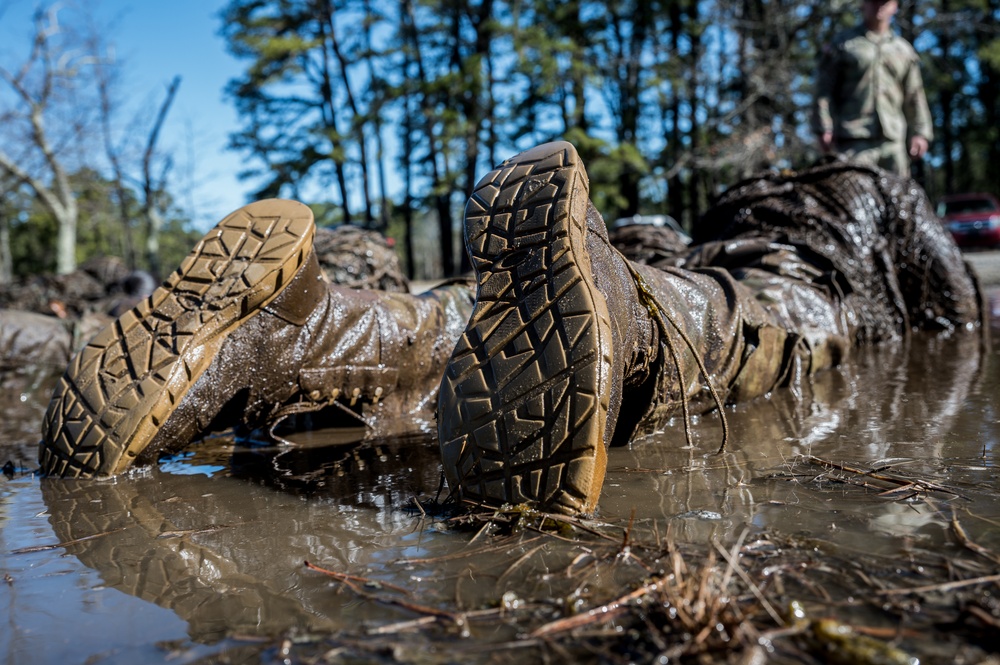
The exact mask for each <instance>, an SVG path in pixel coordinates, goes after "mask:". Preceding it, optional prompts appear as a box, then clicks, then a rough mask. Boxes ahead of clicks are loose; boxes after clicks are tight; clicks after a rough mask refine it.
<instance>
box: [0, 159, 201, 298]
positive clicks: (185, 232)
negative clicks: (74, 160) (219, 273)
mask: <svg viewBox="0 0 1000 665" xmlns="http://www.w3.org/2000/svg"><path fill="white" fill-rule="evenodd" d="M70 180H71V184H72V186H73V191H74V193H75V195H76V199H77V203H78V205H79V207H80V220H79V224H78V234H77V249H76V259H77V264H81V263H83V262H85V261H87V260H88V259H91V258H94V257H98V256H117V257H120V258H122V259H123V260H124V259H126V256H127V254H128V252H127V251H126V250H127V248H126V246H125V242H126V238H131V240H132V244H133V246H134V247H143V246H144V245H145V243H146V231H147V230H146V228H145V225H144V224H141V223H140V222H139V220H140V219H141V210H140V205H139V201H138V199H137V198H136V197H135V195H134V194H133V193H131V192H130V193H129V199H128V202H127V206H128V209H129V211H130V217H129V219H130V224H129V225H128V228H124V227H123V224H122V221H121V214H120V209H119V207H118V204H117V202H116V200H115V194H114V187H113V183H112V182H111V181H110V180H108V179H107V178H105V177H103V176H102V175H100V174H99V173H97V172H96V171H94V170H92V169H83V170H81V171H78V172H77V173H74V174H72V175H71V177H70ZM19 201H20V202H21V205H22V206H24V207H22V208H21V209H20V210H17V209H13V210H11V213H12V217H11V221H10V249H11V257H12V263H13V270H12V272H13V274H14V276H15V278H17V277H26V276H29V275H34V274H38V273H52V272H55V269H56V263H55V249H56V237H57V235H58V225H57V223H56V220H55V218H54V217H53V216H52V215H51V213H49V212H48V211H47V210H46V209H45V208H44V207H43V206H41V205H40V204H39V203H38V201H37V200H35V199H33V198H31V197H21V198H20V199H19ZM200 237H201V234H200V233H199V232H197V231H195V230H193V229H191V228H190V223H189V221H188V220H187V219H186V218H184V217H183V216H182V215H180V214H179V212H178V211H176V210H172V209H169V208H168V214H167V217H166V219H165V221H164V225H163V228H162V229H161V230H160V235H159V238H160V240H159V245H160V263H161V265H163V266H167V267H168V270H172V269H173V268H174V267H175V266H177V265H180V263H181V261H182V260H183V259H184V257H185V256H187V255H188V253H189V252H190V251H191V248H192V247H193V246H194V244H195V243H196V242H197V241H198V238H200ZM126 262H127V261H126ZM132 267H134V268H138V269H143V270H148V269H149V268H150V266H149V265H148V263H147V261H146V259H145V257H144V256H143V253H142V252H135V261H134V264H133V265H132Z"/></svg>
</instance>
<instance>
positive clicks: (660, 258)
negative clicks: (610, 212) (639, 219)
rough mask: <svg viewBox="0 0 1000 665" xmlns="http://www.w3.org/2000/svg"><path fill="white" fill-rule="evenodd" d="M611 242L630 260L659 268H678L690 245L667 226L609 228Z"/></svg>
mask: <svg viewBox="0 0 1000 665" xmlns="http://www.w3.org/2000/svg"><path fill="white" fill-rule="evenodd" d="M608 239H609V240H610V242H611V244H612V245H614V247H615V249H617V250H618V251H619V252H621V253H622V255H623V256H624V257H625V258H626V259H628V260H629V261H634V262H636V263H641V264H643V265H649V266H654V267H656V268H666V267H669V266H676V265H677V263H678V257H680V256H683V255H684V254H686V253H687V252H688V244H687V242H686V241H685V240H684V238H682V237H681V236H680V235H679V234H678V233H677V232H676V231H674V230H673V229H671V228H670V227H667V226H654V225H652V224H628V225H626V226H616V227H614V228H611V229H608Z"/></svg>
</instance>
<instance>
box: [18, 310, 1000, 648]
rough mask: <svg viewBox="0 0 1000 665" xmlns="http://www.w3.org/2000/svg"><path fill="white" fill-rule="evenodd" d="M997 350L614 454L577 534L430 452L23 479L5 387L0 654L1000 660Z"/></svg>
mask: <svg viewBox="0 0 1000 665" xmlns="http://www.w3.org/2000/svg"><path fill="white" fill-rule="evenodd" d="M993 302H994V305H995V304H996V303H997V302H1000V301H998V300H997V299H994V301H993ZM994 321H996V320H994ZM996 332H997V331H994V335H993V338H994V341H993V343H992V344H990V345H984V344H983V343H981V341H980V339H979V338H978V337H977V336H973V335H964V334H956V335H953V336H950V337H934V336H925V335H917V336H915V337H914V338H913V339H912V340H910V341H909V343H908V344H907V345H906V346H905V347H903V348H894V349H890V348H875V349H867V350H861V351H859V352H858V353H857V354H856V355H855V357H854V358H853V360H852V361H851V362H849V363H847V364H845V365H844V366H843V367H841V368H838V369H836V370H833V371H829V372H825V373H823V374H821V375H818V376H817V377H815V379H814V380H813V381H812V382H811V384H809V386H808V388H807V389H806V390H804V391H803V392H802V393H801V394H793V393H792V392H791V391H788V390H782V391H776V392H774V393H773V394H772V395H770V396H769V397H767V398H764V399H759V400H755V401H753V402H751V403H747V404H744V405H740V406H738V407H735V408H729V409H727V412H726V413H727V418H728V420H729V427H730V430H731V433H732V434H731V440H730V442H729V445H728V447H727V449H726V452H724V453H723V454H716V451H717V449H718V444H719V440H720V433H721V427H720V424H719V421H718V418H717V417H715V416H713V415H712V414H708V415H706V416H703V417H701V418H700V419H698V420H696V421H695V422H694V423H693V427H692V440H693V445H692V446H691V447H685V444H684V433H683V428H682V424H681V423H680V422H679V421H678V422H675V423H674V424H673V425H672V427H670V428H669V429H668V430H666V431H665V432H663V433H660V434H657V435H654V436H651V437H648V438H646V439H643V440H641V441H636V442H633V443H632V444H631V445H629V446H627V447H624V448H616V449H613V450H611V451H610V455H609V467H608V476H607V480H606V482H605V487H604V492H603V494H602V496H601V500H600V504H599V512H598V515H597V516H596V517H595V518H593V519H587V520H578V519H571V518H566V517H555V516H545V515H539V514H537V513H533V512H532V511H529V510H524V509H522V508H518V507H512V508H510V509H507V510H501V511H494V512H481V511H472V512H468V513H466V512H460V513H456V512H455V511H454V510H452V509H451V508H450V507H448V506H444V507H441V506H439V505H438V504H439V503H440V501H441V499H443V494H442V493H441V467H440V463H439V461H438V451H437V444H436V442H435V441H433V440H431V439H427V438H416V439H398V438H397V439H392V440H385V441H379V442H375V443H371V442H369V443H365V444H358V443H356V441H357V439H358V438H359V437H360V432H359V431H357V430H355V431H350V430H348V431H341V432H314V433H310V434H309V435H299V436H298V437H296V439H295V441H296V443H297V444H298V445H297V446H296V447H281V448H266V447H260V446H253V445H250V444H248V443H246V442H237V441H234V440H233V439H232V438H231V437H228V436H219V437H216V438H213V439H211V440H209V441H206V442H204V443H202V444H199V445H197V446H195V447H193V448H192V449H191V450H189V451H188V452H185V453H183V454H179V455H175V456H173V457H171V458H169V459H166V460H164V461H163V462H162V463H161V464H160V465H159V466H158V467H155V468H150V469H139V470H135V471H132V472H130V473H128V474H126V475H125V476H122V477H119V478H116V479H112V480H103V481H100V480H82V481H81V480H58V479H39V478H37V477H35V476H34V475H33V474H32V471H33V470H34V469H35V468H36V466H37V463H36V462H35V455H36V451H37V448H36V445H37V437H38V429H39V426H40V422H41V417H42V414H43V412H44V409H45V406H46V402H47V398H48V395H49V393H50V391H51V388H52V385H53V384H54V378H55V377H52V376H50V375H46V374H43V373H32V372H26V373H23V374H22V375H20V376H12V377H8V378H7V380H6V383H5V384H4V386H3V389H2V393H0V399H2V402H3V405H4V418H3V421H2V423H0V463H3V462H7V461H8V460H9V462H10V464H9V465H8V466H7V467H6V468H5V476H6V477H5V478H4V479H2V480H0V525H2V526H0V575H2V576H3V579H4V582H3V583H2V584H0V593H3V594H4V596H3V597H2V606H3V607H4V608H5V611H4V612H3V613H0V616H3V622H2V625H0V658H2V659H4V660H5V662H9V663H21V662H88V663H131V662H163V663H166V662H171V663H194V662H199V663H223V662H226V663H235V662H250V663H257V662H267V663H270V662H278V661H280V662H294V663H325V662H386V663H394V662H407V663H450V662H462V663H471V662H501V663H510V662H518V661H528V660H530V661H531V662H546V661H547V662H608V663H619V662H623V663H624V662H706V663H709V662H711V663H715V662H730V663H764V662H778V663H783V662H784V663H826V662H840V663H860V664H865V663H912V662H914V660H913V659H919V661H920V662H921V663H986V662H992V663H995V662H1000V661H998V654H1000V464H998V454H997V450H998V447H1000V398H998V395H1000V363H998V356H997V353H998V352H1000V345H998V342H997V337H998V335H997V334H996Z"/></svg>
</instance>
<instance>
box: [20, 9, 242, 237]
mask: <svg viewBox="0 0 1000 665" xmlns="http://www.w3.org/2000/svg"><path fill="white" fill-rule="evenodd" d="M70 1H71V2H72V1H73V0H70ZM76 2H79V3H80V6H84V7H87V8H90V9H92V10H94V11H96V13H97V22H98V24H99V25H108V26H111V27H112V28H113V30H112V31H111V32H110V34H108V35H107V36H106V37H107V40H108V41H109V42H111V43H113V44H114V45H115V47H116V55H117V57H118V58H119V59H120V60H121V62H122V64H123V72H124V77H125V85H124V86H123V89H124V90H127V91H129V93H130V95H131V98H130V100H129V101H130V102H133V103H135V104H136V105H137V108H152V109H153V111H151V113H152V112H155V109H156V108H157V107H158V105H159V103H160V101H161V100H162V99H163V96H164V94H165V92H166V88H167V85H168V84H169V82H170V81H171V79H173V77H174V76H177V75H180V76H181V77H182V81H181V85H180V88H179V89H178V91H177V97H176V98H175V100H174V105H173V107H172V108H171V111H170V115H169V116H168V119H167V123H166V125H164V129H163V135H162V137H161V145H162V146H163V147H164V148H168V149H170V150H171V151H172V152H173V153H174V155H175V161H176V162H177V167H176V173H175V180H174V186H173V187H172V188H171V189H172V191H173V192H174V194H175V195H176V196H178V197H179V198H180V203H181V205H182V206H184V207H185V208H187V207H189V206H191V207H192V208H193V209H192V213H193V214H194V215H195V222H196V223H197V225H198V226H199V228H206V227H208V226H211V225H212V224H214V223H215V222H216V221H218V219H219V218H220V217H222V216H224V215H226V214H228V213H229V212H231V211H232V210H233V209H235V208H238V207H239V206H241V205H243V204H244V203H245V202H246V197H247V193H248V192H249V191H250V190H251V189H252V186H251V185H250V184H249V183H243V182H241V181H239V180H238V178H237V173H238V171H239V170H240V169H241V167H242V165H243V161H244V160H243V159H242V158H241V157H240V156H239V155H238V154H236V153H233V152H230V151H228V150H227V149H226V144H227V141H228V134H229V133H230V132H232V131H234V130H235V129H236V128H237V116H236V111H235V109H234V108H233V107H232V105H231V104H229V103H228V102H226V101H225V100H224V98H223V89H224V87H225V85H226V82H227V81H229V80H230V79H231V78H233V77H234V76H236V75H238V74H239V73H240V71H241V63H240V62H239V61H237V60H235V59H234V58H232V57H231V56H230V55H229V54H228V53H227V52H226V48H225V41H224V40H223V39H222V38H221V37H220V36H219V34H218V33H219V28H220V26H221V22H220V19H219V17H218V14H219V12H220V10H221V9H222V8H223V7H224V6H225V5H226V4H227V2H225V1H224V0H166V1H164V0H76ZM38 4H39V2H38V1H37V0H0V49H2V51H3V56H4V59H5V61H9V60H8V59H7V58H8V56H12V54H13V56H12V57H14V58H16V59H15V60H14V62H18V61H19V60H20V59H23V57H24V56H23V54H24V53H25V49H26V48H27V45H28V40H29V38H30V35H31V34H32V23H31V16H32V13H33V12H34V10H35V7H36V6H37V5H38ZM45 4H46V6H48V5H50V4H51V3H45ZM64 4H65V1H64ZM18 54H20V55H19V56H18ZM125 115H126V117H127V118H131V117H132V114H131V113H126V114H125ZM180 183H185V184H186V186H183V187H179V184H180Z"/></svg>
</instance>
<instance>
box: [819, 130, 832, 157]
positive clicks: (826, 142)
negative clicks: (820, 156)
mask: <svg viewBox="0 0 1000 665" xmlns="http://www.w3.org/2000/svg"><path fill="white" fill-rule="evenodd" d="M819 147H820V148H822V149H823V152H830V151H831V150H833V132H823V133H822V134H820V135H819Z"/></svg>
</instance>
